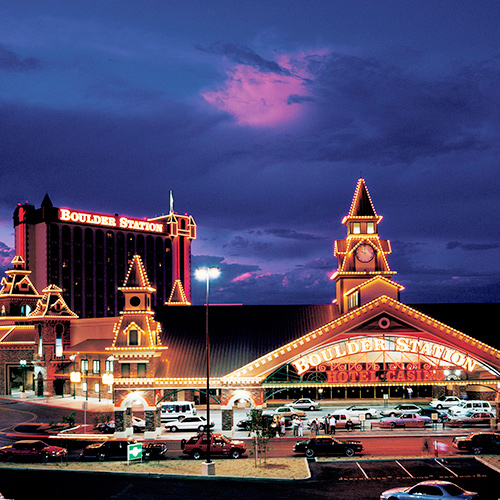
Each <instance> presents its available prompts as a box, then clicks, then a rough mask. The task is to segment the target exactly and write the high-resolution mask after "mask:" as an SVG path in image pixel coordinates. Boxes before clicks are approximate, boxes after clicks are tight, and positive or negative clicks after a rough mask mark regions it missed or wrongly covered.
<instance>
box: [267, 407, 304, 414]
mask: <svg viewBox="0 0 500 500" xmlns="http://www.w3.org/2000/svg"><path fill="white" fill-rule="evenodd" d="M273 415H283V416H284V417H305V416H306V412H305V411H302V410H296V409H295V408H292V407H291V406H280V407H279V408H276V410H274V411H273Z"/></svg>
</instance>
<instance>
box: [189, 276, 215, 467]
mask: <svg viewBox="0 0 500 500" xmlns="http://www.w3.org/2000/svg"><path fill="white" fill-rule="evenodd" d="M219 276H220V269H219V268H218V267H202V268H199V269H197V270H196V271H195V278H196V279H197V280H198V281H205V282H206V285H207V287H206V290H207V296H206V299H207V301H206V308H205V340H206V354H207V426H206V427H207V459H206V461H205V463H204V464H203V471H202V472H203V474H204V475H213V474H215V464H214V463H213V462H212V461H211V460H210V430H211V429H210V336H209V333H208V296H209V291H210V279H217V278H218V277H219Z"/></svg>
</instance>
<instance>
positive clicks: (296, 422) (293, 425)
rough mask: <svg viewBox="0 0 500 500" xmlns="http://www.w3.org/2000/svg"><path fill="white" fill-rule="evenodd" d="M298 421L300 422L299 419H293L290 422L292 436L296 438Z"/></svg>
mask: <svg viewBox="0 0 500 500" xmlns="http://www.w3.org/2000/svg"><path fill="white" fill-rule="evenodd" d="M299 420H300V417H294V419H293V420H292V427H293V435H294V436H298V432H299Z"/></svg>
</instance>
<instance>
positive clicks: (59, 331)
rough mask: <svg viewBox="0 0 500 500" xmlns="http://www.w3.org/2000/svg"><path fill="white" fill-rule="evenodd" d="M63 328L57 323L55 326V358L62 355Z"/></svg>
mask: <svg viewBox="0 0 500 500" xmlns="http://www.w3.org/2000/svg"><path fill="white" fill-rule="evenodd" d="M63 331H64V327H63V326H62V325H61V324H60V323H59V324H57V325H56V356H57V357H61V356H62V355H63V339H62V335H63Z"/></svg>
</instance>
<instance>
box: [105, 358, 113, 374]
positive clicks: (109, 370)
mask: <svg viewBox="0 0 500 500" xmlns="http://www.w3.org/2000/svg"><path fill="white" fill-rule="evenodd" d="M105 366H106V372H107V373H113V360H112V359H107V360H106V363H105Z"/></svg>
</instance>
